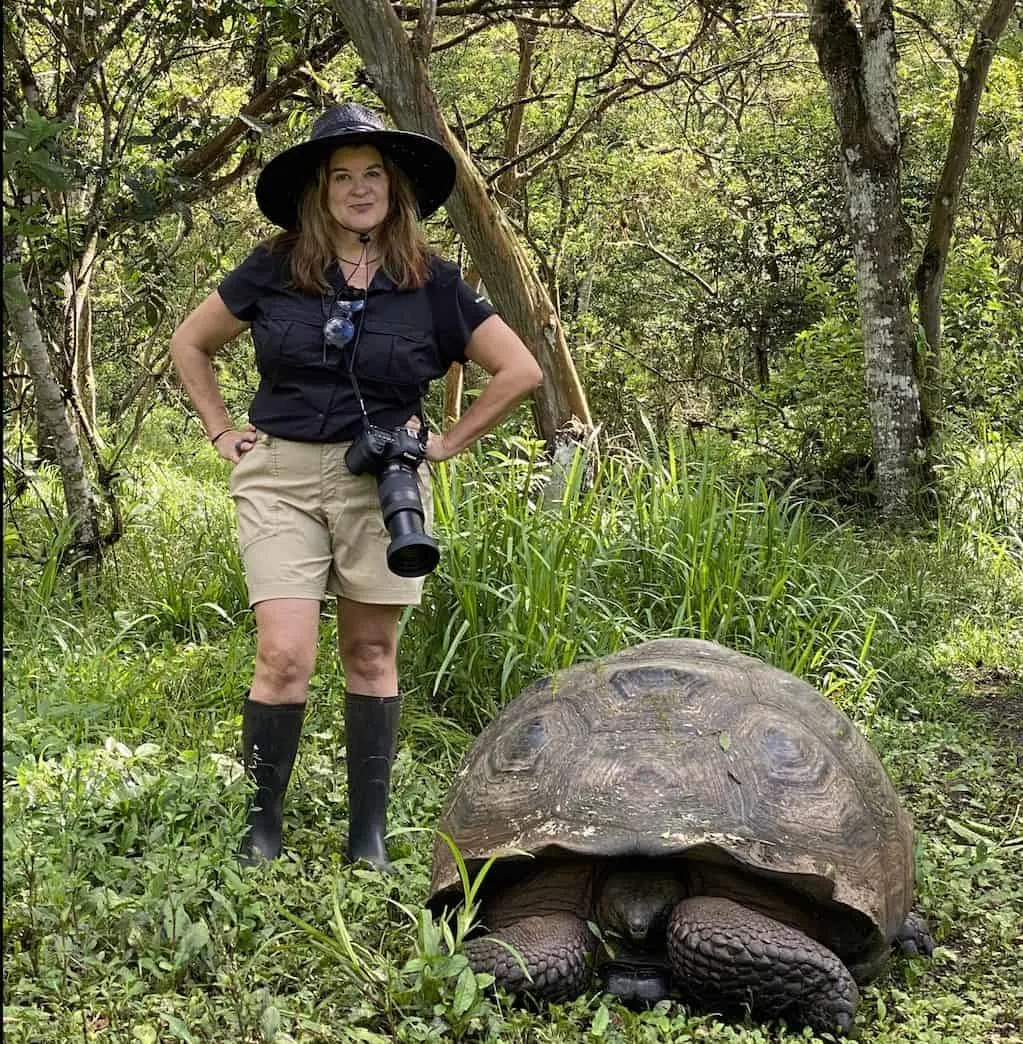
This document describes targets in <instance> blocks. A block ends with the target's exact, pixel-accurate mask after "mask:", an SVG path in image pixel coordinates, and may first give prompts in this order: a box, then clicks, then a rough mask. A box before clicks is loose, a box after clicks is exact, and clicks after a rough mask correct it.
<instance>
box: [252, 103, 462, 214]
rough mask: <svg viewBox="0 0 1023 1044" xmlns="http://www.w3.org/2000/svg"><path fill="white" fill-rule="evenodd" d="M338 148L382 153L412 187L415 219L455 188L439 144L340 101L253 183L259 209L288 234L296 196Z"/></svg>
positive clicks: (450, 167) (448, 158)
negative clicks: (372, 148)
mask: <svg viewBox="0 0 1023 1044" xmlns="http://www.w3.org/2000/svg"><path fill="white" fill-rule="evenodd" d="M342 145H374V146H376V148H378V149H379V150H380V151H381V152H382V153H386V155H387V156H389V157H390V159H392V160H393V161H394V162H395V163H396V164H397V165H398V166H399V167H400V168H401V170H402V171H403V172H404V174H405V176H406V177H407V178H408V179H409V181H410V182H411V183H412V189H413V191H414V192H415V196H416V203H417V204H418V207H419V216H420V217H423V218H425V217H429V216H430V214H432V213H433V212H434V211H435V210H436V209H437V208H438V207H439V206H440V205H441V204H442V203H443V202H444V200H446V199H447V198H448V196H450V195H451V190H452V189H453V188H454V187H455V161H454V160H453V159H452V158H451V154H450V153H449V152H448V151H447V149H445V148H444V146H443V145H441V143H440V142H439V141H435V140H434V139H433V138H430V137H427V135H425V134H416V133H414V132H413V131H398V130H388V129H387V128H386V127H385V126H384V123H383V120H381V119H380V117H379V116H378V115H377V114H376V113H375V112H373V111H372V110H370V109H367V108H366V107H365V106H364V105H359V104H357V103H356V102H345V103H344V104H343V105H332V106H331V107H330V108H329V109H327V111H326V112H324V113H323V115H322V116H320V118H319V119H318V120H317V121H316V122H315V123H314V124H313V129H312V131H311V132H310V134H309V140H308V141H304V142H302V143H301V144H300V145H295V146H293V147H292V148H290V149H285V151H284V152H282V153H281V154H280V155H279V156H275V157H274V158H273V159H272V160H270V162H269V163H268V164H267V165H266V166H265V167H264V168H263V170H262V172H261V173H260V175H259V179H258V180H257V181H256V202H257V203H258V204H259V209H260V210H262V211H263V213H264V214H265V215H266V216H267V217H268V218H269V219H270V220H271V221H272V222H273V223H274V224H275V225H280V226H281V228H286V229H288V230H289V231H294V230H295V228H296V227H297V225H298V207H299V203H300V201H301V199H302V193H303V192H304V191H305V189H306V187H307V186H308V184H309V182H310V181H311V180H312V178H313V177H314V176H315V174H316V169H317V167H318V166H319V164H320V163H321V162H322V161H323V159H324V158H325V157H326V156H329V155H330V153H332V152H333V151H334V149H339V148H341V146H342Z"/></svg>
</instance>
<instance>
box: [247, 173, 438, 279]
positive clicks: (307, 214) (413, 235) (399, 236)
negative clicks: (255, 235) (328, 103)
mask: <svg viewBox="0 0 1023 1044" xmlns="http://www.w3.org/2000/svg"><path fill="white" fill-rule="evenodd" d="M331 155H333V153H328V154H327V155H326V156H324V158H323V161H322V163H320V165H319V167H317V169H316V177H315V178H314V179H313V180H311V181H310V182H309V185H308V186H307V187H306V190H305V192H304V193H303V194H302V199H301V201H300V203H299V206H298V230H297V231H295V232H280V233H278V234H277V235H276V236H273V237H272V238H271V239H270V240H269V243H268V246H269V248H270V250H272V251H286V252H288V253H289V254H290V255H291V257H290V261H291V281H292V283H293V284H294V285H295V286H296V287H297V288H298V289H299V290H304V291H306V292H307V293H313V294H329V293H331V292H332V287H331V286H330V283H329V282H328V281H327V269H328V268H330V266H331V265H332V264H334V262H335V261H336V260H337V246H336V244H335V242H334V238H333V234H332V230H333V227H334V219H333V218H332V217H331V214H330V209H329V207H328V205H327V200H328V195H329V181H328V166H329V163H330V157H331ZM381 157H382V159H383V164H384V170H386V171H387V177H388V179H389V183H390V201H389V206H388V208H387V217H385V218H384V220H383V222H382V224H381V225H380V229H379V231H378V232H377V238H378V242H379V244H380V247H381V255H380V267H381V268H383V270H384V271H385V272H386V273H387V274H388V275H389V276H390V277H391V279H393V280H394V283H395V285H396V286H397V287H398V289H399V290H414V289H415V288H416V287H419V286H422V285H423V284H424V283H425V282H426V280H427V279H428V278H429V275H430V256H431V250H430V247H429V246H428V244H427V242H426V239H425V238H424V236H423V233H422V230H421V229H420V227H419V220H418V209H417V207H416V196H415V192H414V191H413V190H412V183H411V182H410V181H409V179H408V177H407V176H406V175H405V172H404V171H403V170H402V169H401V168H400V167H399V166H398V165H397V164H396V163H395V162H394V161H393V160H392V159H391V158H390V157H389V156H388V155H387V154H386V153H381Z"/></svg>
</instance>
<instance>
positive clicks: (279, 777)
mask: <svg viewBox="0 0 1023 1044" xmlns="http://www.w3.org/2000/svg"><path fill="white" fill-rule="evenodd" d="M304 718H305V704H304V703H279V704H278V703H256V701H255V700H252V699H247V700H246V701H245V709H244V710H243V712H242V753H243V757H244V759H245V770H246V772H248V774H249V775H250V776H251V777H252V778H253V779H254V780H255V783H256V792H255V794H253V796H252V804H251V805H250V807H249V822H248V827H247V829H246V831H245V837H244V838H243V839H242V844H241V849H240V851H239V853H238V856H239V858H240V859H241V861H242V863H244V864H245V865H246V866H251V865H252V864H253V863H259V862H262V861H263V860H264V859H276V858H277V857H278V856H279V855H280V854H281V828H282V826H283V821H284V792H285V791H286V790H287V789H288V781H289V780H290V779H291V770H292V768H293V767H294V764H295V754H296V753H297V752H298V740H299V737H300V736H301V735H302V721H303V719H304Z"/></svg>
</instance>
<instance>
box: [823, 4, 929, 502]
mask: <svg viewBox="0 0 1023 1044" xmlns="http://www.w3.org/2000/svg"><path fill="white" fill-rule="evenodd" d="M808 6H809V12H810V39H811V42H812V43H813V46H814V48H815V49H816V51H817V57H818V62H819V65H820V69H821V72H822V73H823V75H824V79H825V82H826V83H827V87H828V94H829V96H830V99H831V108H832V111H833V113H834V117H835V124H836V126H837V128H838V137H839V145H840V150H841V162H842V167H843V170H844V173H845V182H846V186H845V187H846V202H847V206H848V219H849V231H850V236H851V239H852V248H853V258H854V261H855V266H856V286H857V296H858V299H859V307H860V320H861V326H862V330H863V346H864V356H865V364H866V365H865V371H866V384H867V396H868V409H869V414H870V426H871V436H872V443H873V455H874V466H875V469H876V474H877V486H878V495H879V499H880V504H881V509H882V511H883V512H884V513H886V514H895V513H899V512H901V511H903V510H904V509H905V508H906V507H907V506H908V504H909V502H910V500H911V497H912V494H913V492H914V490H915V487H916V485H917V482H918V478H919V462H920V458H921V453H920V451H921V449H922V446H923V436H924V433H923V424H922V419H923V417H922V412H921V407H920V388H919V382H918V380H917V373H916V368H915V363H916V359H915V342H916V338H915V327H914V324H913V320H912V317H911V315H910V308H909V304H910V290H909V284H908V280H907V278H906V263H907V260H908V255H909V248H910V232H909V227H908V225H907V224H906V220H905V217H904V215H903V211H902V187H901V179H900V171H899V167H900V162H901V155H902V141H901V135H900V131H899V105H898V95H897V91H896V78H895V66H896V61H897V54H896V48H895V27H894V22H893V16H892V5H891V3H890V0H864V2H863V3H862V4H861V7H860V16H861V22H860V24H859V25H857V24H856V23H855V22H854V21H853V17H852V12H851V10H850V8H849V7H847V6H846V4H845V3H843V2H842V0H809V2H808Z"/></svg>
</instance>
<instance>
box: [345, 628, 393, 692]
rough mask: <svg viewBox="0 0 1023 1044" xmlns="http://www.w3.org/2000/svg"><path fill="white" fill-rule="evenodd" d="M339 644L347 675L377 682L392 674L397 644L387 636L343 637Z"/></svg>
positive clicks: (356, 635) (357, 635)
mask: <svg viewBox="0 0 1023 1044" xmlns="http://www.w3.org/2000/svg"><path fill="white" fill-rule="evenodd" d="M340 644H341V662H342V664H343V665H344V668H345V673H346V674H347V675H349V676H352V675H357V676H358V677H360V678H362V679H365V680H367V681H378V680H381V679H383V678H387V677H390V676H391V675H392V674H393V673H394V669H395V661H396V659H397V653H398V643H397V639H396V638H394V637H391V636H390V635H389V634H382V633H381V634H373V635H368V634H355V635H343V636H342V637H341V643H340Z"/></svg>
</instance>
